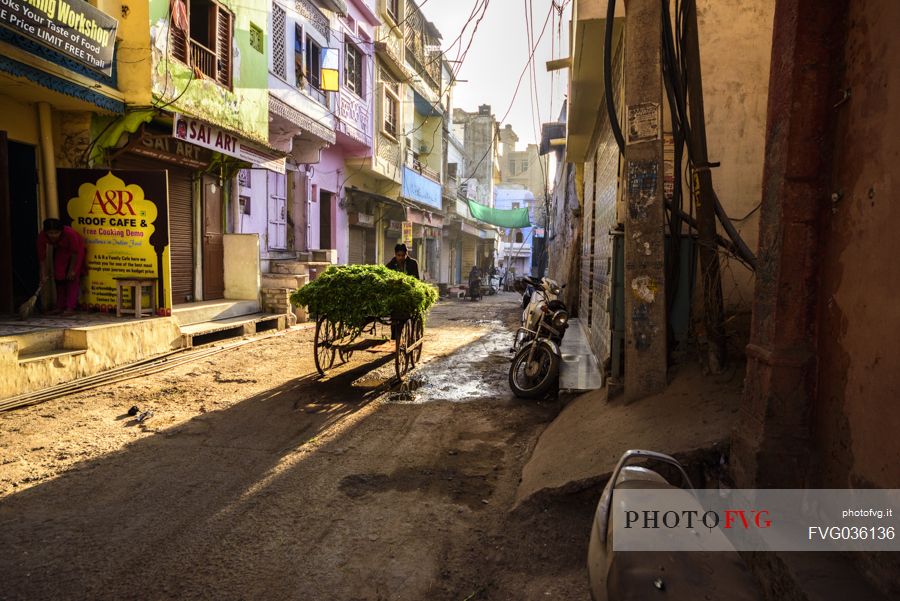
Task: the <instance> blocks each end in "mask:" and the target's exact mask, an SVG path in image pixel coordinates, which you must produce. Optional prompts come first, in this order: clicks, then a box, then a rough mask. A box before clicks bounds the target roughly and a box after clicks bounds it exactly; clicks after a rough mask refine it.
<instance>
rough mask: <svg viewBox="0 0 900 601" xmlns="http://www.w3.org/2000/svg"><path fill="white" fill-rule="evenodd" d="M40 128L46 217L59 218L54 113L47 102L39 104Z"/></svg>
mask: <svg viewBox="0 0 900 601" xmlns="http://www.w3.org/2000/svg"><path fill="white" fill-rule="evenodd" d="M37 108H38V127H39V128H40V133H41V167H42V170H43V172H44V173H43V180H44V217H45V218H51V217H52V218H59V201H58V199H57V192H56V155H55V152H54V149H53V148H54V146H53V112H52V111H51V110H50V105H49V104H48V103H46V102H39V103H38V106H37Z"/></svg>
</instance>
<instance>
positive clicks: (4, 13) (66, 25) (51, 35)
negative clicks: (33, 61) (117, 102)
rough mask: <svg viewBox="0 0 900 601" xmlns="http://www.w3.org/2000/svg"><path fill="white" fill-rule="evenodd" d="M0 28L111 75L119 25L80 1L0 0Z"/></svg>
mask: <svg viewBox="0 0 900 601" xmlns="http://www.w3.org/2000/svg"><path fill="white" fill-rule="evenodd" d="M0 25H3V26H4V27H6V28H8V29H11V30H13V31H14V32H16V33H18V34H21V35H24V36H26V37H28V38H31V39H33V40H35V41H37V42H40V43H41V44H43V45H44V46H47V47H49V48H52V49H53V50H56V51H57V52H59V53H61V54H63V55H64V56H66V57H68V58H71V59H72V60H75V61H78V62H79V63H81V64H83V65H85V66H87V67H89V68H91V69H93V70H95V71H99V72H101V73H104V74H105V75H112V66H113V65H112V61H113V50H114V49H115V43H116V28H117V27H118V25H119V22H118V21H116V20H115V19H113V18H112V17H110V16H109V15H107V14H106V13H103V12H100V11H99V10H97V9H96V8H94V7H93V6H91V5H90V4H88V3H87V2H84V1H83V0H0Z"/></svg>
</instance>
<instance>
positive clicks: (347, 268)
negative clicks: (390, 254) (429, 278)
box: [291, 265, 438, 329]
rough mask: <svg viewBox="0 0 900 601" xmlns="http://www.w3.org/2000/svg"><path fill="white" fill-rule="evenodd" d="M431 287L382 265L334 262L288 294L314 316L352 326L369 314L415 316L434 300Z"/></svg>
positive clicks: (422, 314) (433, 292) (425, 310)
mask: <svg viewBox="0 0 900 601" xmlns="http://www.w3.org/2000/svg"><path fill="white" fill-rule="evenodd" d="M437 298H438V293H437V290H436V289H435V287H434V286H432V285H431V284H426V283H424V282H420V281H419V280H417V279H416V278H414V277H412V276H408V275H406V274H403V273H400V272H399V271H394V270H392V269H388V268H387V267H385V266H384V265H333V266H331V267H329V268H328V269H326V270H325V273H323V274H322V275H320V276H319V277H317V278H316V279H315V280H313V281H312V282H310V283H309V284H307V285H306V286H304V287H302V288H300V289H299V290H297V291H295V292H294V293H293V294H292V295H291V302H292V303H294V304H295V305H298V306H303V307H306V308H307V310H308V311H309V312H310V313H311V314H313V315H327V316H328V318H329V319H331V320H332V321H340V322H343V323H344V324H346V325H348V326H350V327H351V328H355V329H358V328H361V327H362V326H363V325H365V323H366V321H367V319H369V318H371V317H388V316H390V315H406V316H410V317H411V316H414V315H418V316H420V317H422V318H423V319H424V317H425V313H426V312H427V311H428V309H429V308H431V305H433V304H434V303H435V301H437Z"/></svg>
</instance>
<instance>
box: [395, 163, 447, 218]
mask: <svg viewBox="0 0 900 601" xmlns="http://www.w3.org/2000/svg"><path fill="white" fill-rule="evenodd" d="M403 196H404V198H408V199H410V200H414V201H416V202H420V203H422V204H425V205H428V206H429V207H433V208H435V209H437V210H438V211H440V210H441V209H443V204H442V203H441V185H440V184H439V183H438V182H435V181H432V180H430V179H428V178H427V177H425V176H424V175H422V174H420V173H417V172H416V171H414V170H412V169H410V168H409V167H404V168H403Z"/></svg>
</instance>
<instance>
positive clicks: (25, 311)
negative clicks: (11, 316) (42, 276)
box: [19, 282, 44, 319]
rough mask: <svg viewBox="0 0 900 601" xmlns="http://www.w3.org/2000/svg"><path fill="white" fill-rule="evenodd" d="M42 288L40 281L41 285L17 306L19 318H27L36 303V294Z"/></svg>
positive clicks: (38, 293) (37, 294)
mask: <svg viewBox="0 0 900 601" xmlns="http://www.w3.org/2000/svg"><path fill="white" fill-rule="evenodd" d="M43 288H44V282H41V285H40V286H38V288H37V290H35V291H34V294H32V295H31V298H29V299H28V300H27V301H25V302H24V303H22V305H21V306H20V307H19V319H28V317H29V316H30V315H31V313H32V312H33V311H34V306H35V305H36V304H37V299H38V296H40V294H41V290H43Z"/></svg>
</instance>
